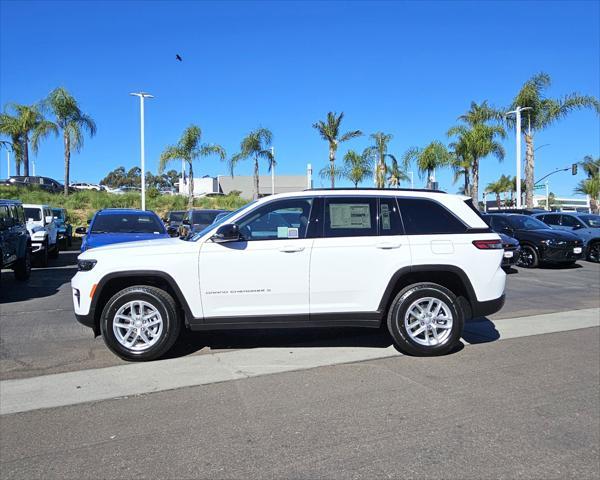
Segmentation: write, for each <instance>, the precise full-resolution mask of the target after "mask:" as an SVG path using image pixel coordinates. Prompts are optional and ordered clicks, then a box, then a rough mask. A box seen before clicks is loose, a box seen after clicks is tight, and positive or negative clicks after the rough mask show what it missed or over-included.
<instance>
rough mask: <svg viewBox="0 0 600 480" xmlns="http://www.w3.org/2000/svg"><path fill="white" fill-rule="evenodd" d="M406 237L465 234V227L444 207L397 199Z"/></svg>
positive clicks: (421, 201)
mask: <svg viewBox="0 0 600 480" xmlns="http://www.w3.org/2000/svg"><path fill="white" fill-rule="evenodd" d="M398 204H399V205H400V214H401V216H402V222H403V223H404V229H405V230H406V234H407V235H436V234H437V235H441V234H459V233H466V232H467V226H466V225H465V224H464V223H463V222H462V221H460V220H459V219H458V218H457V217H456V216H454V214H452V213H451V212H450V211H449V210H447V209H446V208H445V207H443V206H442V205H440V204H439V203H437V202H434V201H433V200H429V199H425V198H423V199H421V198H402V197H400V198H398Z"/></svg>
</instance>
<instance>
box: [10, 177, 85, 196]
mask: <svg viewBox="0 0 600 480" xmlns="http://www.w3.org/2000/svg"><path fill="white" fill-rule="evenodd" d="M6 185H14V186H15V187H33V186H35V187H39V188H41V189H42V190H46V191H48V192H52V193H61V192H64V186H63V185H62V183H60V182H57V181H56V180H54V179H53V178H49V177H39V176H33V175H29V176H24V175H15V176H13V177H10V178H8V180H6ZM69 191H70V192H74V191H75V189H73V188H71V187H69Z"/></svg>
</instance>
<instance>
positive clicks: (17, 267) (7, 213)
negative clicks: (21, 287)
mask: <svg viewBox="0 0 600 480" xmlns="http://www.w3.org/2000/svg"><path fill="white" fill-rule="evenodd" d="M2 268H12V269H13V270H14V272H15V277H16V279H17V280H27V279H28V278H29V275H30V273H31V239H30V237H29V233H28V232H27V227H26V225H25V214H24V212H23V205H22V204H21V202H19V201H17V200H0V270H1V269H2Z"/></svg>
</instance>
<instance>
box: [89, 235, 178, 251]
mask: <svg viewBox="0 0 600 480" xmlns="http://www.w3.org/2000/svg"><path fill="white" fill-rule="evenodd" d="M163 239H170V237H169V235H167V234H166V233H159V234H155V233H98V234H92V235H89V236H88V237H86V238H85V248H86V250H87V249H90V248H98V247H103V246H107V245H113V244H116V243H120V244H122V243H128V242H135V244H134V245H133V246H134V247H139V246H140V244H139V242H145V243H148V242H150V243H155V242H157V241H160V240H163ZM119 248H123V245H120V246H119Z"/></svg>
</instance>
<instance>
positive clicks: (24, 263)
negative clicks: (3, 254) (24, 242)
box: [14, 245, 31, 282]
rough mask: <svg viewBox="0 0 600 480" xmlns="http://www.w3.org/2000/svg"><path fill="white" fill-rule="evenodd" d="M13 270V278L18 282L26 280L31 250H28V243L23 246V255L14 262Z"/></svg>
mask: <svg viewBox="0 0 600 480" xmlns="http://www.w3.org/2000/svg"><path fill="white" fill-rule="evenodd" d="M14 271H15V278H16V279H17V280H19V281H20V282H24V281H25V280H28V279H29V277H30V276H31V251H30V250H29V245H28V246H27V247H25V256H24V257H23V258H20V259H19V260H17V262H16V263H15V267H14Z"/></svg>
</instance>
